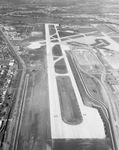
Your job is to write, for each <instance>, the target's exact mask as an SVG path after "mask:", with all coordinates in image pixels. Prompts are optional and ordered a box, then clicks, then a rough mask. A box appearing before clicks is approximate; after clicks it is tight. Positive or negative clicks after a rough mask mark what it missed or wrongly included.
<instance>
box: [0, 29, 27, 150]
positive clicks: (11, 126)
mask: <svg viewBox="0 0 119 150" xmlns="http://www.w3.org/2000/svg"><path fill="white" fill-rule="evenodd" d="M0 32H1V34H2V35H3V37H4V39H5V41H6V43H7V44H8V48H9V50H10V53H11V54H12V55H13V56H14V58H15V60H17V63H18V69H20V70H21V77H20V81H19V85H18V86H19V89H18V92H17V96H16V102H15V106H14V110H13V116H12V122H10V124H9V128H8V131H7V132H8V133H7V135H8V136H7V138H6V140H5V141H4V145H3V150H9V148H10V146H11V139H12V138H13V135H12V133H13V129H14V127H15V129H14V130H15V133H16V132H17V128H18V126H19V125H18V124H17V126H15V123H16V122H17V120H18V119H19V118H16V117H17V113H18V110H19V103H21V102H22V101H21V99H19V98H20V94H21V92H22V86H23V83H24V82H23V81H24V77H25V74H26V66H25V63H24V61H23V60H22V59H21V57H20V56H19V54H18V53H17V51H16V50H15V48H14V47H13V46H12V44H11V42H10V41H9V39H8V37H7V36H6V35H5V34H4V32H3V31H2V29H0Z"/></svg>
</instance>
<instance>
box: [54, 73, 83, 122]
mask: <svg viewBox="0 0 119 150" xmlns="http://www.w3.org/2000/svg"><path fill="white" fill-rule="evenodd" d="M56 79H57V85H58V92H59V100H60V108H61V115H62V120H63V121H64V122H66V123H68V124H80V123H81V122H82V121H83V118H82V114H81V112H80V108H79V106H78V102H77V99H76V96H75V93H74V90H73V87H72V84H71V81H70V78H69V77H68V76H67V77H57V78H56Z"/></svg>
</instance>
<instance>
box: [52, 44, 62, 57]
mask: <svg viewBox="0 0 119 150" xmlns="http://www.w3.org/2000/svg"><path fill="white" fill-rule="evenodd" d="M52 51H53V55H54V56H62V52H61V47H60V45H58V44H57V45H55V46H54V47H53V48H52Z"/></svg>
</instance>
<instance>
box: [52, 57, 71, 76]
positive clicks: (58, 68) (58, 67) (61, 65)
mask: <svg viewBox="0 0 119 150" xmlns="http://www.w3.org/2000/svg"><path fill="white" fill-rule="evenodd" d="M54 67H55V72H56V73H59V74H65V73H67V72H68V71H67V67H66V64H65V61H64V59H63V58H62V59H60V60H58V61H57V62H56V63H55V65H54Z"/></svg>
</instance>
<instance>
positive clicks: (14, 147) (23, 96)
mask: <svg viewBox="0 0 119 150" xmlns="http://www.w3.org/2000/svg"><path fill="white" fill-rule="evenodd" d="M28 81H29V74H27V75H26V77H25V81H24V87H23V94H22V98H21V103H20V105H19V112H18V119H17V122H16V127H17V128H16V131H15V134H14V140H13V143H12V145H13V146H12V150H17V145H18V138H19V133H20V129H21V123H22V117H23V113H24V106H25V99H26V93H27V86H28Z"/></svg>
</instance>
